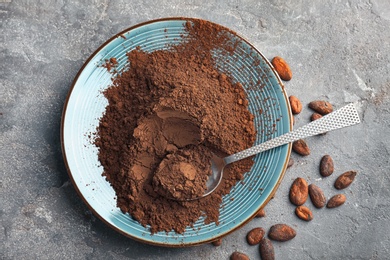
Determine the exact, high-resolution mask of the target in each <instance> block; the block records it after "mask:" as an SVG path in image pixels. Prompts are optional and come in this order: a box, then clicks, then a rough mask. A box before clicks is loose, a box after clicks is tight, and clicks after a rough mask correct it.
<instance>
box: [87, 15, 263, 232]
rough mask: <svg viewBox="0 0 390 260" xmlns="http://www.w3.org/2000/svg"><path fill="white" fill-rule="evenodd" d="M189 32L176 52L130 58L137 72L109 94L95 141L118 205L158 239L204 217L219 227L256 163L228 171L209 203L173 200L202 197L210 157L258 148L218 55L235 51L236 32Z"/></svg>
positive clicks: (194, 27)
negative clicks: (230, 197) (233, 193)
mask: <svg viewBox="0 0 390 260" xmlns="http://www.w3.org/2000/svg"><path fill="white" fill-rule="evenodd" d="M186 31H187V33H188V35H184V36H183V39H182V42H181V43H180V44H179V45H173V46H171V47H170V49H169V50H159V51H154V52H149V53H147V52H144V51H142V50H141V49H140V48H137V49H136V50H133V51H131V52H129V53H128V54H127V56H128V61H129V64H131V66H130V65H129V66H128V67H126V68H125V69H124V70H123V71H122V72H121V73H118V74H117V75H116V77H115V79H114V80H113V84H112V86H110V87H109V88H108V89H107V90H106V91H105V92H104V95H105V97H106V98H107V99H108V102H109V105H108V106H107V107H106V111H105V113H104V115H103V117H102V118H101V119H100V123H99V127H98V129H97V138H96V140H95V144H96V146H97V147H98V148H99V155H98V157H99V161H100V163H101V164H102V166H103V168H104V173H103V175H104V176H105V177H106V179H107V181H109V182H110V183H111V185H112V187H113V188H114V190H115V192H116V195H117V206H118V207H119V208H120V209H121V210H122V212H124V213H129V214H130V215H131V216H132V217H133V218H134V219H135V220H137V221H139V222H140V223H141V224H142V225H143V226H147V225H150V229H151V232H152V233H154V232H158V231H171V230H174V231H176V232H177V233H183V232H184V231H185V229H186V227H188V226H192V225H193V223H194V222H195V221H197V220H198V219H199V217H201V216H204V217H205V222H206V223H211V222H215V223H216V224H218V216H219V207H220V204H221V202H222V196H223V195H225V194H227V193H229V191H230V189H231V187H232V186H233V185H234V184H235V183H236V182H237V181H239V180H241V179H242V178H243V174H244V173H245V172H247V171H249V170H250V168H251V166H252V164H253V161H252V160H251V159H245V160H242V161H239V162H236V163H233V164H232V165H229V166H228V167H227V168H226V170H225V171H224V177H223V181H222V183H221V184H220V186H219V187H218V188H217V190H216V191H215V192H214V193H212V194H211V195H209V196H207V197H205V198H202V199H199V200H194V201H175V200H171V199H169V197H181V196H187V195H188V194H192V195H196V194H199V193H202V192H201V190H200V188H202V187H203V186H204V183H205V180H206V179H207V175H208V174H209V173H210V171H209V170H207V169H208V168H207V167H210V161H209V158H210V156H211V152H214V153H216V154H217V155H219V156H226V155H229V154H232V153H235V152H238V151H241V150H243V149H246V148H248V147H250V146H252V145H253V143H254V141H255V130H254V124H253V115H252V114H250V112H249V111H248V109H247V104H248V101H247V99H246V95H245V92H244V90H243V88H242V86H241V84H240V83H233V82H232V80H231V79H230V77H229V76H228V75H225V74H223V73H221V72H220V71H219V70H218V69H217V68H216V64H215V61H214V59H213V56H212V51H214V50H218V51H221V52H222V53H224V52H225V53H226V52H231V51H233V50H234V47H235V46H234V44H233V43H232V42H230V41H229V35H230V34H231V33H232V32H230V31H228V30H227V29H225V28H223V27H220V26H218V25H215V24H212V23H209V22H205V21H202V20H196V19H193V20H191V21H190V22H187V24H186ZM165 167H168V169H169V168H170V169H171V170H174V171H175V172H177V174H178V175H177V176H176V178H175V181H174V182H169V181H167V178H169V175H170V172H169V171H165V170H162V168H165ZM191 167H192V169H191ZM194 172H196V174H194ZM188 181H189V182H188ZM186 182H187V184H186ZM183 184H185V185H183ZM177 190H179V193H177ZM186 194H187V195H186ZM167 197H168V198H167Z"/></svg>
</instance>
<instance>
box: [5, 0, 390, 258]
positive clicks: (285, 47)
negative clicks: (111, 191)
mask: <svg viewBox="0 0 390 260" xmlns="http://www.w3.org/2000/svg"><path fill="white" fill-rule="evenodd" d="M0 16H1V25H0V28H1V33H0V37H1V44H0V49H1V52H0V57H1V58H0V60H1V69H0V113H1V114H0V171H1V182H0V194H1V199H0V216H1V231H0V241H1V242H0V243H1V246H0V258H1V259H186V260H187V259H228V258H229V256H230V254H231V253H232V252H233V251H235V250H239V251H242V252H245V253H247V254H248V255H249V256H250V257H251V259H259V258H260V256H259V253H258V247H257V246H249V245H247V244H246V242H245V235H246V233H247V232H248V231H249V230H250V229H251V228H253V227H257V226H261V227H264V228H265V229H268V228H269V227H270V226H271V225H273V224H275V223H280V222H281V223H288V224H290V225H291V226H293V227H295V229H296V230H297V236H296V238H294V239H293V240H291V241H289V242H285V243H274V246H275V252H276V257H277V259H389V258H390V240H389V239H390V221H389V215H390V199H389V195H390V164H389V157H390V100H389V93H390V2H389V1H388V0H356V1H337V0H332V1H322V0H321V1H320V0H316V1H312V0H302V1H286V0H266V1H257V0H247V1H238V0H232V1H222V0H220V1H212V0H209V1H188V0H177V1H166V0H165V1H132V3H130V1H27V0H18V1H16V0H13V1H11V0H8V1H4V0H3V1H0ZM167 16H188V17H198V18H203V19H208V20H211V21H214V22H217V23H220V24H222V25H225V26H227V27H229V28H231V29H233V30H235V31H237V32H239V33H240V34H241V35H243V36H245V37H246V38H247V39H249V40H250V41H251V42H253V44H254V45H255V46H256V47H258V48H259V49H260V50H261V51H262V52H263V53H264V54H265V55H266V56H267V57H268V58H272V57H274V56H275V55H280V56H282V57H284V58H285V59H286V60H287V61H288V62H289V63H290V66H291V67H292V69H293V73H294V76H293V80H292V81H290V82H287V83H286V84H285V85H286V88H287V90H288V94H290V95H296V96H298V97H299V98H300V99H301V100H302V103H303V104H304V105H305V106H304V111H303V112H302V113H301V114H300V115H299V116H297V122H296V125H297V126H299V125H302V124H304V123H306V122H308V118H309V116H310V110H309V109H308V108H307V107H306V104H307V103H308V102H309V101H311V100H314V99H326V100H329V101H331V102H332V103H333V104H334V106H335V107H341V106H343V105H344V104H347V103H348V102H354V103H355V104H356V106H357V107H358V108H359V112H360V115H361V118H362V120H363V122H362V124H360V125H358V126H355V127H352V128H348V129H343V130H339V131H337V132H332V133H328V134H327V135H325V136H317V137H312V138H309V139H307V142H308V143H309V145H310V147H311V150H312V154H311V155H310V156H308V157H305V158H303V157H299V156H297V155H296V154H294V155H293V158H294V159H295V164H294V166H293V167H292V168H291V169H289V170H288V172H287V173H286V176H285V178H284V180H283V182H282V184H281V186H280V188H279V190H278V191H277V193H276V196H275V198H274V199H273V200H271V202H270V203H269V204H268V205H267V207H266V208H265V209H266V214H267V216H266V217H265V218H263V219H255V220H253V221H251V222H250V223H249V224H248V225H247V226H245V227H243V228H242V229H240V230H238V231H236V232H235V233H233V234H231V235H229V236H228V237H226V238H225V239H224V241H223V245H222V246H220V247H213V246H212V245H203V246H199V247H194V248H181V249H172V248H160V247H153V246H149V245H144V244H141V243H138V242H135V241H132V240H131V239H128V238H126V237H124V236H122V235H120V234H118V233H116V232H115V231H113V230H111V229H110V228H108V227H107V226H105V224H103V223H102V222H101V221H100V220H98V219H96V218H95V217H94V216H93V215H92V214H91V213H90V211H89V210H88V208H87V207H86V206H85V205H84V204H83V202H82V201H81V199H80V198H79V197H78V196H77V194H76V193H75V190H74V188H73V187H72V185H71V183H70V182H69V178H68V175H67V172H66V170H65V167H64V163H63V159H62V155H61V150H60V136H59V131H60V119H61V111H62V107H63V104H64V100H65V98H66V95H67V92H68V90H69V88H70V86H71V82H72V80H73V78H74V77H75V75H76V73H77V71H78V70H79V69H80V67H81V66H82V64H83V62H84V61H85V60H86V59H87V57H88V56H89V55H90V54H91V53H92V52H93V51H94V50H95V49H96V48H97V47H98V46H99V45H101V44H102V43H103V42H104V41H105V40H107V39H108V38H110V37H111V36H112V35H114V34H116V33H118V32H120V31H121V30H123V29H125V28H127V27H130V26H132V25H135V24H137V23H139V22H143V21H147V20H149V19H154V18H160V17H167ZM326 153H328V154H330V155H332V156H333V158H334V161H335V167H336V169H335V173H334V174H333V175H332V176H330V177H328V178H323V179H322V178H321V176H320V175H319V173H318V164H319V160H320V158H321V157H322V155H324V154H326ZM347 170H356V171H358V175H357V177H356V180H355V182H354V183H353V184H352V185H351V186H350V187H349V188H347V189H346V190H343V191H342V193H345V194H346V196H347V202H346V203H345V204H344V205H343V206H341V207H340V208H337V209H332V210H330V209H326V208H324V209H320V210H317V209H313V213H314V219H313V221H311V222H309V223H306V222H303V221H301V220H299V219H297V217H296V216H295V215H294V213H293V212H294V207H293V206H292V205H291V204H290V202H289V201H288V196H287V194H288V189H289V186H290V185H291V183H292V180H293V179H295V178H296V177H298V176H300V177H304V178H306V179H307V180H308V181H309V182H310V183H315V184H317V185H318V186H320V187H322V188H323V189H324V191H325V194H326V196H327V197H328V198H329V197H330V196H331V195H333V194H336V192H337V191H336V190H335V189H334V188H333V182H334V180H335V179H336V177H337V176H338V175H339V174H341V173H342V172H344V171H347ZM307 205H308V206H309V207H311V208H313V206H312V205H311V203H310V201H308V202H307Z"/></svg>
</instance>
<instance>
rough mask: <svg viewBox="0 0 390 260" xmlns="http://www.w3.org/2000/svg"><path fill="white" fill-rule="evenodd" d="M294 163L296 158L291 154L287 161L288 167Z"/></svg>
mask: <svg viewBox="0 0 390 260" xmlns="http://www.w3.org/2000/svg"><path fill="white" fill-rule="evenodd" d="M293 165H294V159H293V158H292V157H291V156H290V159H288V163H287V169H288V168H290V167H291V166H293Z"/></svg>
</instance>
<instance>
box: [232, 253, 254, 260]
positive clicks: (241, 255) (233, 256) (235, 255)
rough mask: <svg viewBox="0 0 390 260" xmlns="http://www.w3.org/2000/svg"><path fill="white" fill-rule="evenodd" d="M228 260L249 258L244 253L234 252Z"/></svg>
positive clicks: (246, 259)
mask: <svg viewBox="0 0 390 260" xmlns="http://www.w3.org/2000/svg"><path fill="white" fill-rule="evenodd" d="M230 260H249V256H247V255H246V254H244V253H241V252H237V251H235V252H233V254H231V255H230Z"/></svg>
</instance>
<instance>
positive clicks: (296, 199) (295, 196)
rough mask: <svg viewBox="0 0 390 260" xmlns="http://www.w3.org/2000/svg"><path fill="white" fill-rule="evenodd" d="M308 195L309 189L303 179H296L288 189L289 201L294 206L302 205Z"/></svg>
mask: <svg viewBox="0 0 390 260" xmlns="http://www.w3.org/2000/svg"><path fill="white" fill-rule="evenodd" d="M308 195H309V187H308V184H307V182H306V180H305V179H303V178H296V179H295V180H294V182H293V184H292V185H291V188H290V201H291V203H292V204H294V205H296V206H300V205H302V204H304V203H305V202H306V200H307V197H308Z"/></svg>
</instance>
